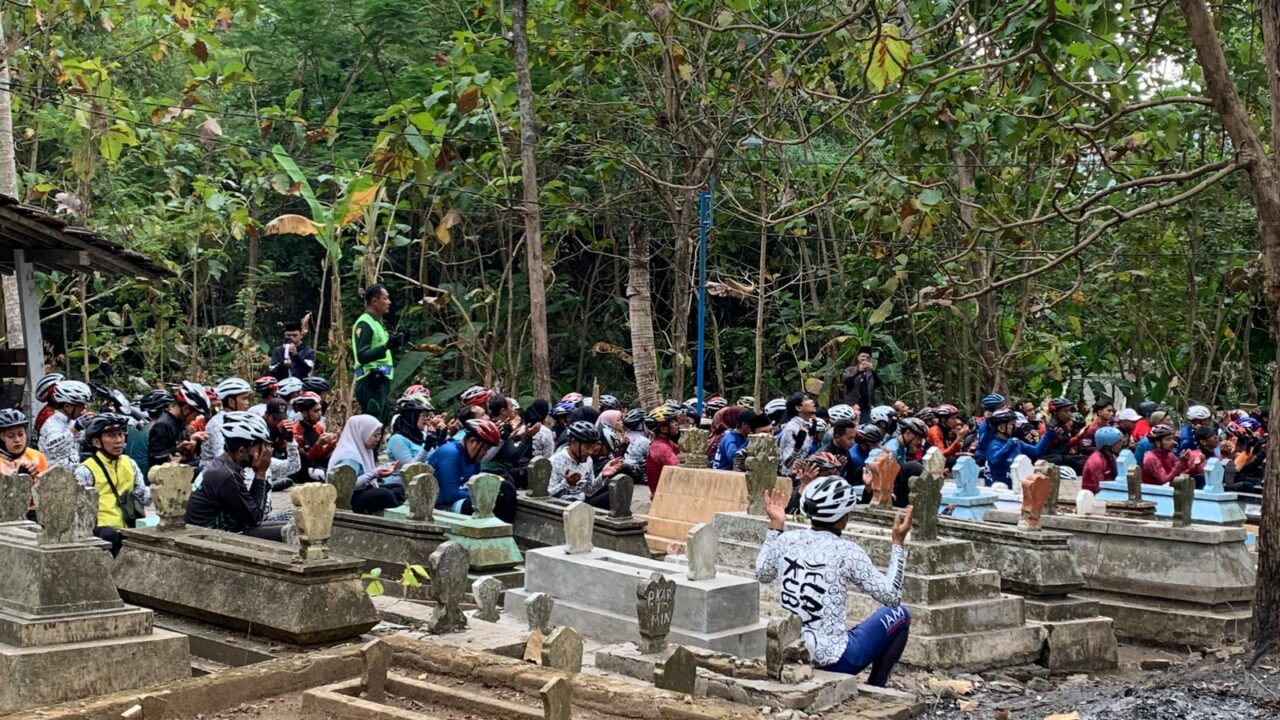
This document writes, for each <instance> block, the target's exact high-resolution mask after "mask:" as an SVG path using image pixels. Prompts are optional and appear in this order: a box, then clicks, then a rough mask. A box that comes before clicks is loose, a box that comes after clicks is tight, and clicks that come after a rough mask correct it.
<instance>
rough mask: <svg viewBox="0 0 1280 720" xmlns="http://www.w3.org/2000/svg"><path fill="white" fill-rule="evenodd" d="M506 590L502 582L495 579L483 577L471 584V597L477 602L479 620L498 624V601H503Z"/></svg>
mask: <svg viewBox="0 0 1280 720" xmlns="http://www.w3.org/2000/svg"><path fill="white" fill-rule="evenodd" d="M504 589H505V587H504V586H503V584H502V581H501V580H499V579H497V578H493V577H482V578H480V579H478V580H476V581H475V582H473V583H471V597H473V598H475V600H476V608H477V609H476V614H475V618H476V619H477V620H484V621H485V622H498V618H499V613H498V600H500V599H502V591H503V590H504Z"/></svg>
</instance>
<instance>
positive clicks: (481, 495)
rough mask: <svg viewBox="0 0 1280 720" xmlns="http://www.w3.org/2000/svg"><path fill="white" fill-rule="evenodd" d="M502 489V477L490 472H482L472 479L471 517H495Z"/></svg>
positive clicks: (480, 518) (485, 518)
mask: <svg viewBox="0 0 1280 720" xmlns="http://www.w3.org/2000/svg"><path fill="white" fill-rule="evenodd" d="M501 490H502V478H500V477H498V476H497V475H491V474H489V473H482V474H480V475H477V476H475V477H474V478H473V479H472V480H471V506H472V508H473V512H472V513H471V517H473V518H475V519H476V520H488V519H490V518H492V517H493V508H494V506H495V505H497V504H498V493H499V492H500V491H501Z"/></svg>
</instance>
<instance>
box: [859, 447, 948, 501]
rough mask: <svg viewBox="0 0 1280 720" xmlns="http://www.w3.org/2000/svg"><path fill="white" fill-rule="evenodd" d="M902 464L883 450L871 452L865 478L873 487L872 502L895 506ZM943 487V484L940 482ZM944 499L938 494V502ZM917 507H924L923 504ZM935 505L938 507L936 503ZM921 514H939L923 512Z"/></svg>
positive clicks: (865, 468) (864, 470) (864, 469)
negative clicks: (897, 483)
mask: <svg viewBox="0 0 1280 720" xmlns="http://www.w3.org/2000/svg"><path fill="white" fill-rule="evenodd" d="M901 469H902V466H901V465H899V464H898V459H897V458H895V457H894V456H892V455H890V454H889V453H887V452H884V451H882V450H876V451H874V452H872V453H871V457H869V458H868V459H867V464H866V466H865V467H864V468H863V472H862V475H863V478H864V480H865V481H866V483H867V484H868V485H869V486H870V487H871V504H872V505H875V506H878V507H882V508H888V507H893V485H894V482H896V481H897V479H898V473H899V471H900V470H901ZM939 487H941V484H939ZM941 501H942V496H941V495H939V496H938V502H941ZM917 507H920V508H922V509H923V508H924V506H923V505H919V506H917ZM933 507H937V504H936V503H935V504H934V506H933ZM920 514H921V515H929V514H937V513H936V511H934V512H933V513H927V512H923V511H922V512H921V513H920Z"/></svg>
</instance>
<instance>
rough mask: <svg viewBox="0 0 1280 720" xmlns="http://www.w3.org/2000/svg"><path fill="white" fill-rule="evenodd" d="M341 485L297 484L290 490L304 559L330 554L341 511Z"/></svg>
mask: <svg viewBox="0 0 1280 720" xmlns="http://www.w3.org/2000/svg"><path fill="white" fill-rule="evenodd" d="M337 497H338V491H337V488H335V487H334V486H332V485H327V484H323V483H303V484H302V485H295V486H294V488H293V490H291V491H290V492H289V501H290V502H291V503H292V504H293V523H294V525H295V526H296V527H297V528H298V556H299V557H301V558H302V559H303V560H324V559H325V558H327V557H329V537H330V536H331V535H332V534H333V516H334V514H335V513H336V512H337V507H335V504H334V503H335V501H336V500H337Z"/></svg>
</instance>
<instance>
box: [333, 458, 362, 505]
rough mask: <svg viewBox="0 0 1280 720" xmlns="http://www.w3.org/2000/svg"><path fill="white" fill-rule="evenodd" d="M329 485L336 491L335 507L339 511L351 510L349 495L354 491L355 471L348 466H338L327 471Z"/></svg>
mask: <svg viewBox="0 0 1280 720" xmlns="http://www.w3.org/2000/svg"><path fill="white" fill-rule="evenodd" d="M328 478H329V484H330V485H332V486H333V487H334V488H335V489H336V490H337V491H338V494H337V498H336V501H335V503H336V505H337V508H338V509H339V510H350V509H351V494H352V493H354V492H355V491H356V479H357V478H356V469H355V468H353V467H351V466H350V465H339V466H338V467H336V468H334V469H332V470H330V471H329V475H328Z"/></svg>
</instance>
